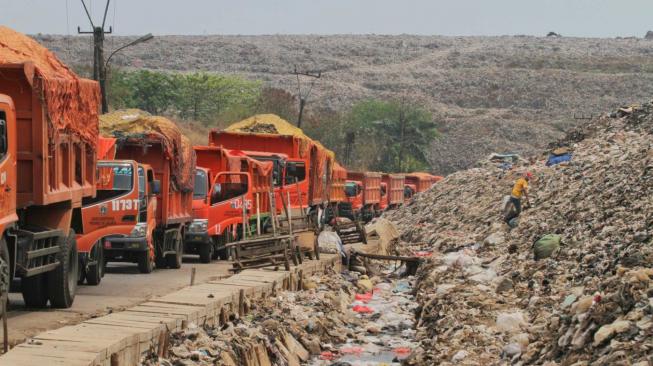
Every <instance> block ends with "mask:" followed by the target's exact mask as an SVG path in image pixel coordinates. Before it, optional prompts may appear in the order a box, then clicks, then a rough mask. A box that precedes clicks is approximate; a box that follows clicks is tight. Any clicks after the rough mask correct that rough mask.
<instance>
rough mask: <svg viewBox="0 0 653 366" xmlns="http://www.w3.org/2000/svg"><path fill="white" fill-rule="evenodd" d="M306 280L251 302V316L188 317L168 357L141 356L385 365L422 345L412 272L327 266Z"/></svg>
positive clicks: (152, 361)
mask: <svg viewBox="0 0 653 366" xmlns="http://www.w3.org/2000/svg"><path fill="white" fill-rule="evenodd" d="M302 288H303V289H304V291H297V292H292V291H283V292H279V293H277V294H276V296H272V297H266V298H264V299H257V300H256V301H253V302H250V303H248V304H247V307H248V308H249V311H248V313H247V314H246V315H245V316H243V317H238V316H237V315H231V316H229V319H228V320H227V321H226V322H223V323H222V325H221V326H216V327H210V326H198V325H196V324H189V326H188V327H187V328H186V329H185V330H182V331H178V332H175V333H173V334H171V336H170V339H169V345H168V347H167V348H168V352H167V355H166V356H164V358H162V359H159V358H158V357H157V356H156V355H155V354H154V353H152V354H150V355H148V356H147V357H146V358H145V359H144V360H143V361H142V363H141V364H142V365H144V366H154V365H188V366H192V365H246V366H256V365H299V363H300V362H301V363H308V364H310V365H330V364H332V363H333V362H335V361H337V360H348V361H346V362H348V363H349V364H351V365H362V364H363V363H361V362H365V363H364V364H365V365H373V364H377V363H369V362H368V361H370V360H375V359H379V360H381V361H382V363H380V364H384V365H386V364H388V363H389V362H386V361H387V360H390V361H392V360H394V359H400V358H405V357H407V356H408V355H409V354H410V351H411V350H412V349H413V348H415V345H414V344H413V343H411V340H412V339H414V333H415V331H414V330H413V328H414V324H413V319H414V312H413V310H414V307H415V305H414V304H415V303H414V301H413V300H412V295H411V285H410V282H409V281H408V280H407V279H401V280H393V281H391V280H386V279H381V278H380V277H374V278H372V279H370V278H368V277H367V276H361V275H359V274H357V273H355V272H351V273H344V274H337V273H334V272H327V273H325V274H322V275H314V276H312V277H310V278H306V279H304V280H303V283H302ZM357 360H360V362H358V361H357ZM343 362H344V361H343Z"/></svg>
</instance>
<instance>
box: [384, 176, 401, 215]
mask: <svg viewBox="0 0 653 366" xmlns="http://www.w3.org/2000/svg"><path fill="white" fill-rule="evenodd" d="M404 181H405V177H404V175H403V174H388V173H383V174H382V176H381V182H382V184H385V195H383V196H382V197H381V209H382V210H383V209H386V208H387V207H396V206H398V205H401V204H402V203H403V202H404Z"/></svg>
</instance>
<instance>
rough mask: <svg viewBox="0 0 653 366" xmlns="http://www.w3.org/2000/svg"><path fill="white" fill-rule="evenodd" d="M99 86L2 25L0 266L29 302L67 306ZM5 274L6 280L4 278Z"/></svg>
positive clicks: (88, 189)
mask: <svg viewBox="0 0 653 366" xmlns="http://www.w3.org/2000/svg"><path fill="white" fill-rule="evenodd" d="M99 106H100V92H99V87H98V85H97V83H96V82H94V81H90V80H85V79H81V78H79V77H77V75H75V74H74V73H73V72H72V71H70V69H69V68H68V67H66V66H65V65H64V64H62V63H61V62H60V61H59V60H58V59H57V58H56V57H55V56H54V55H53V54H52V53H50V52H49V51H48V50H47V49H45V48H44V47H42V46H40V45H39V44H38V43H36V42H35V41H34V40H32V39H31V38H29V37H27V36H24V35H22V34H19V33H16V32H14V31H12V30H10V29H8V28H6V27H0V231H1V232H2V236H1V237H0V258H1V259H2V260H0V266H1V267H2V276H1V278H2V281H0V282H1V283H0V285H2V286H3V287H4V288H3V290H4V291H6V290H7V289H8V285H9V283H8V282H10V281H11V280H12V279H13V278H14V277H18V278H20V280H21V281H20V287H21V292H22V294H23V299H24V300H25V305H26V306H27V307H44V306H46V305H47V303H48V301H49V302H50V306H51V307H54V308H67V307H70V306H71V305H72V303H73V300H74V298H75V292H76V288H77V279H78V269H79V267H78V259H77V258H78V252H77V243H76V239H75V232H76V231H77V230H78V229H79V227H80V225H81V206H82V200H83V199H85V198H89V197H93V196H94V195H95V165H96V145H97V136H98V112H99ZM7 280H8V281H7Z"/></svg>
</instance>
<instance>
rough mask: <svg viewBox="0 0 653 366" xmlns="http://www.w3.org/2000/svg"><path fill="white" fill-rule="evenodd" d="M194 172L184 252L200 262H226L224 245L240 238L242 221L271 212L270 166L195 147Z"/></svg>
mask: <svg viewBox="0 0 653 366" xmlns="http://www.w3.org/2000/svg"><path fill="white" fill-rule="evenodd" d="M194 150H195V154H196V156H197V168H196V172H197V173H196V176H195V192H194V196H193V218H194V220H193V223H192V224H191V225H190V227H189V230H188V231H187V232H186V238H185V241H184V249H185V252H188V253H196V254H199V255H200V260H201V261H202V262H205V263H207V262H210V260H211V259H217V258H220V259H227V257H228V254H227V250H226V248H225V245H226V244H227V243H229V242H230V241H232V240H234V239H235V238H236V237H238V236H239V235H241V234H242V225H243V216H244V218H245V220H247V221H249V220H250V218H252V217H256V216H255V214H257V213H259V214H261V215H263V214H267V213H269V212H270V209H271V205H270V200H269V197H270V196H269V193H270V188H271V185H272V176H271V172H272V164H271V163H263V162H259V161H257V160H254V159H252V158H249V157H248V156H247V155H246V154H245V153H244V152H242V151H234V150H227V149H224V148H220V147H215V146H195V147H194Z"/></svg>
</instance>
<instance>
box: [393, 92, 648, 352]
mask: <svg viewBox="0 0 653 366" xmlns="http://www.w3.org/2000/svg"><path fill="white" fill-rule="evenodd" d="M652 135H653V105H652V104H651V103H646V104H643V105H640V106H631V107H629V108H622V109H620V110H619V111H618V112H616V113H613V114H611V115H610V116H603V117H601V118H599V119H597V120H594V121H592V122H591V123H589V124H587V125H584V126H581V127H580V128H578V129H576V130H573V131H571V132H570V133H569V134H568V135H567V137H566V138H565V139H564V140H562V141H559V142H557V143H556V144H555V145H556V146H558V147H560V146H566V147H568V148H569V149H570V150H573V157H572V158H571V159H570V160H569V161H567V162H565V164H556V165H551V166H546V165H545V162H544V161H539V162H536V163H534V164H533V165H530V166H528V167H527V168H526V169H528V170H529V171H531V172H532V173H533V174H534V175H535V178H534V179H533V180H532V181H531V204H532V208H530V209H527V210H525V211H524V212H522V214H521V216H519V221H518V223H517V225H516V227H515V228H513V229H511V228H510V227H509V226H508V225H507V224H505V223H504V222H503V220H502V219H503V218H502V209H503V204H502V200H503V198H504V196H505V195H507V194H509V193H510V189H511V187H512V184H513V183H514V181H515V180H516V179H517V177H518V176H519V175H521V174H522V173H523V169H520V170H511V171H503V170H502V169H500V168H495V167H487V168H475V169H471V170H467V171H462V172H458V173H455V174H452V175H450V176H448V177H447V178H446V179H445V180H443V181H441V182H439V183H438V184H437V185H435V186H434V187H433V188H432V189H431V190H429V191H427V192H424V193H421V194H419V195H418V196H417V197H416V198H415V199H414V200H413V201H412V202H411V203H409V204H408V205H406V206H404V207H402V208H400V209H399V210H396V211H394V212H388V213H386V214H385V217H386V218H388V219H389V220H391V221H393V222H395V223H396V224H397V226H398V228H399V230H400V232H401V238H402V240H403V241H404V242H410V243H411V247H410V248H409V249H404V250H411V251H414V250H415V248H421V249H423V250H428V251H431V252H433V254H432V255H431V257H430V258H431V259H430V260H429V262H428V263H427V264H426V265H423V266H421V267H420V272H419V273H418V276H419V279H418V284H417V285H416V293H417V300H418V302H419V304H420V308H419V309H418V316H417V338H418V339H419V340H420V341H421V350H420V351H419V352H416V353H415V354H414V355H413V357H411V359H410V361H409V362H408V363H409V364H415V365H418V364H419V365H426V364H440V363H444V364H447V363H462V364H497V363H517V364H549V365H557V364H560V365H572V364H576V365H585V364H589V363H591V364H636V365H648V364H650V363H651V362H653V356H652V355H653V282H652V281H651V276H653V245H652V239H651V238H652V234H653V231H652V230H653V149H652V146H653V136H652ZM399 249H400V250H401V248H399Z"/></svg>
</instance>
